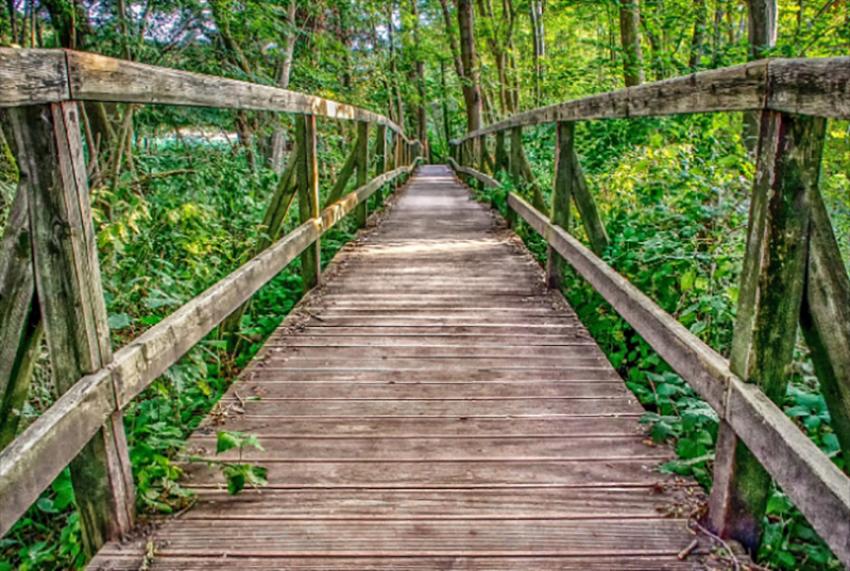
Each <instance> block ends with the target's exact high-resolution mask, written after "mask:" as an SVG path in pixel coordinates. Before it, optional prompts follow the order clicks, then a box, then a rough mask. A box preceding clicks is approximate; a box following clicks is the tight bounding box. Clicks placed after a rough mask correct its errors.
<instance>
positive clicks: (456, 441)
mask: <svg viewBox="0 0 850 571" xmlns="http://www.w3.org/2000/svg"><path fill="white" fill-rule="evenodd" d="M262 443H263V448H264V449H265V450H262V451H260V450H253V449H252V450H244V451H242V453H241V455H240V453H239V451H238V450H232V451H229V452H226V453H223V454H219V455H216V454H215V449H216V439H215V438H214V437H212V436H210V437H208V438H193V439H192V452H193V454H196V455H199V456H202V457H205V458H217V459H221V460H229V461H239V458H240V457H241V458H242V460H244V461H246V462H259V463H261V464H270V463H280V462H316V461H322V462H327V461H344V460H357V461H365V460H377V461H393V462H416V461H422V460H429V461H430V460H432V461H435V462H439V461H445V460H466V461H469V462H481V461H490V460H505V461H511V462H521V461H529V462H534V461H543V460H573V459H590V460H599V459H606V458H625V457H629V456H642V457H644V458H649V457H655V458H658V459H659V461H663V460H669V459H671V458H672V457H673V453H672V451H671V450H670V449H669V448H667V447H649V446H647V445H646V444H645V443H644V438H643V437H641V436H624V437H620V438H614V437H611V436H603V437H579V436H573V437H572V438H560V439H556V438H537V437H535V436H531V437H511V436H501V437H491V438H433V437H431V438H426V437H423V438H405V439H399V438H383V437H381V436H378V435H374V436H373V435H370V436H364V437H360V438H350V437H349V438H333V437H322V438H317V437H310V438H298V437H293V436H286V437H284V438H270V437H268V436H264V437H263V439H262Z"/></svg>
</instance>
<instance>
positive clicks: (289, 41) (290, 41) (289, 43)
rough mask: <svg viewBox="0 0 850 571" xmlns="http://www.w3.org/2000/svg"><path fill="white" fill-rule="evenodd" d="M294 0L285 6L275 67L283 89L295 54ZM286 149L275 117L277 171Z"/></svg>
mask: <svg viewBox="0 0 850 571" xmlns="http://www.w3.org/2000/svg"><path fill="white" fill-rule="evenodd" d="M297 5H298V4H297V2H296V0H289V6H287V8H286V24H287V31H286V34H285V35H284V37H283V58H282V59H281V60H280V64H279V65H278V68H277V86H278V87H281V88H283V89H287V88H288V87H289V77H290V75H291V74H292V60H293V55H294V54H295V40H296V34H295V13H296V12H295V9H296V7H297ZM285 150H286V133H285V131H284V130H283V126H282V125H281V124H280V119H279V118H276V120H275V127H274V131H273V132H272V144H271V165H272V168H273V169H274V171H275V172H277V173H279V172H280V171H281V169H282V168H283V154H284V151H285Z"/></svg>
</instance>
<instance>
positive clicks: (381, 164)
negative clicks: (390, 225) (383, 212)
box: [375, 125, 387, 206]
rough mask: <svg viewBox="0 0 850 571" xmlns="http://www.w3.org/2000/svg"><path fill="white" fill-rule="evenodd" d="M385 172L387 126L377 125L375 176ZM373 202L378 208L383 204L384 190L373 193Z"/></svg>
mask: <svg viewBox="0 0 850 571" xmlns="http://www.w3.org/2000/svg"><path fill="white" fill-rule="evenodd" d="M385 172H387V126H386V125H378V128H377V129H376V130H375V176H380V175H382V174H384V173H385ZM375 197H376V198H375V200H376V202H377V204H378V205H379V206H380V205H381V204H383V203H384V188H383V187H381V189H380V190H379V191H378V192H376V193H375Z"/></svg>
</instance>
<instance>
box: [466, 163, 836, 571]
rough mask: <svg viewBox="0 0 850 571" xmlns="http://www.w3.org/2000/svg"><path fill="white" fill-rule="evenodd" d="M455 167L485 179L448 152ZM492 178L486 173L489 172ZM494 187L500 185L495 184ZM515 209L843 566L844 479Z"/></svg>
mask: <svg viewBox="0 0 850 571" xmlns="http://www.w3.org/2000/svg"><path fill="white" fill-rule="evenodd" d="M449 164H450V165H451V166H452V167H453V168H454V169H455V171H457V172H458V173H461V174H464V175H466V176H470V177H472V178H475V179H477V180H481V179H482V177H483V178H486V179H490V177H489V176H487V175H486V174H484V173H481V172H479V171H477V170H475V169H473V168H470V167H462V166H460V165H458V164H457V162H456V161H454V160H453V159H450V161H449ZM490 180H492V179H490ZM497 186H499V187H501V185H499V184H498V183H497ZM507 205H508V208H509V210H510V211H512V212H515V213H516V214H519V216H521V217H522V219H523V220H525V221H526V222H527V223H528V224H529V226H530V227H531V228H533V229H534V230H535V231H536V232H537V233H538V234H540V235H541V236H542V237H543V239H544V240H545V241H546V243H547V244H548V245H549V247H550V248H551V249H552V250H554V251H555V252H557V253H558V254H560V255H561V256H562V257H563V258H564V259H565V260H566V261H567V262H568V263H569V264H570V265H571V266H572V268H573V269H574V270H575V271H576V272H578V273H579V274H580V275H581V276H582V277H583V278H584V279H585V280H586V281H587V282H588V283H589V284H590V285H591V286H592V287H593V289H594V290H595V291H597V292H598V293H599V294H600V295H601V296H602V297H603V298H605V300H606V301H607V302H608V303H610V304H611V305H612V306H613V307H614V309H615V310H616V311H617V313H618V314H619V315H620V316H621V317H622V318H623V319H624V320H625V321H626V322H628V323H629V324H630V325H631V326H632V327H633V328H634V329H635V331H637V332H638V333H639V334H640V335H641V337H643V339H644V340H645V341H646V342H647V343H648V344H649V345H650V346H651V347H652V348H653V349H654V350H655V351H656V352H657V353H658V354H659V355H660V356H661V357H662V358H663V359H664V360H665V361H666V362H667V363H668V364H669V365H670V367H671V368H672V369H673V370H674V371H676V373H678V374H679V375H680V376H681V377H682V378H683V379H684V380H685V381H686V382H687V383H688V384H689V385H690V386H691V387H692V388H693V389H694V390H695V391H696V392H697V393H698V394H699V395H700V397H702V398H703V400H705V401H706V402H707V403H708V404H709V406H711V408H712V409H714V410H715V411H716V412H717V414H718V416H719V418H720V419H721V420H723V421H725V422H726V423H728V425H729V426H730V427H731V429H732V431H733V432H734V433H735V434H736V435H737V436H738V437H739V438H740V439H741V441H742V442H744V443H745V444H746V445H747V447H748V448H749V449H750V450H751V451H752V453H753V454H754V455H755V457H756V458H757V460H758V461H759V462H760V463H761V464H762V465H763V466H764V467H765V469H766V470H767V471H768V473H769V474H770V475H771V476H772V477H773V478H774V479H775V480H776V481H777V483H779V485H780V486H781V487H782V489H783V490H784V492H785V493H786V494H787V495H788V496H789V497H790V498H791V500H792V501H793V502H794V505H796V506H797V508H798V509H799V510H800V511H801V512H802V513H803V515H804V516H805V517H806V518H807V519H808V521H809V522H810V523H811V524H812V526H813V527H814V529H815V530H816V531H817V532H818V534H820V536H821V537H822V538H823V539H824V541H826V542H827V544H828V545H829V546H830V547H831V548H832V550H833V552H834V553H835V555H836V556H837V557H838V558H839V559H840V560H841V561H842V562H843V563H844V564H845V565H847V566H850V478H848V476H847V475H845V474H844V473H843V472H842V471H841V470H839V469H838V467H837V466H836V465H835V464H834V463H833V462H832V460H830V459H829V457H827V455H826V454H825V453H824V452H823V451H821V450H820V449H819V448H818V447H817V446H816V445H815V444H814V443H813V442H812V441H811V440H810V439H809V438H808V437H807V436H806V435H805V434H804V433H803V432H802V431H801V430H800V428H799V427H797V425H796V424H794V422H792V421H791V419H789V418H788V416H787V415H786V414H785V413H784V411H783V410H782V409H781V408H779V407H778V406H777V405H776V404H775V403H773V402H772V401H771V400H770V399H769V398H768V397H767V396H766V395H765V393H764V392H763V391H762V390H761V388H760V387H759V386H757V385H753V384H750V383H746V382H744V381H743V380H742V379H741V378H740V377H738V376H737V375H735V374H734V373H733V372H732V371H731V370H730V368H729V361H728V360H727V359H725V358H724V357H723V356H722V355H720V354H719V353H717V352H716V351H714V350H713V349H712V348H711V347H709V346H708V345H707V344H705V343H704V342H702V341H701V340H700V339H699V338H697V337H696V336H695V335H694V334H693V333H691V332H690V331H689V330H688V329H687V328H685V327H684V326H683V325H682V324H681V323H679V322H678V321H677V320H676V319H675V318H674V317H673V316H672V315H670V314H668V313H667V312H665V311H664V310H663V309H661V307H659V306H658V305H657V304H656V303H655V302H654V301H652V300H651V299H650V298H649V297H648V296H646V295H645V294H644V293H643V292H641V291H640V290H639V289H638V288H636V287H635V286H634V285H632V284H631V283H630V282H629V281H628V280H627V279H626V278H624V277H623V276H621V275H620V274H618V273H617V272H616V271H615V270H614V269H613V268H612V267H610V266H609V265H608V264H606V263H605V262H604V261H603V260H601V259H600V258H599V257H598V256H596V255H595V254H594V253H593V252H591V251H590V250H589V249H588V248H587V247H585V246H584V245H583V244H582V243H581V242H580V241H579V240H577V239H576V238H574V237H573V236H571V235H570V234H569V233H568V232H567V231H566V230H564V229H563V228H561V227H560V226H558V225H557V224H554V223H552V222H551V221H550V220H549V219H548V217H547V216H546V215H544V214H543V213H541V212H540V211H538V210H537V209H535V208H534V207H533V206H532V205H531V204H529V203H528V202H527V201H526V200H525V199H523V198H522V197H521V196H519V195H518V194H516V193H513V192H512V193H509V194H508V202H507Z"/></svg>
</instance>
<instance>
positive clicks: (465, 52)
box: [457, 0, 481, 132]
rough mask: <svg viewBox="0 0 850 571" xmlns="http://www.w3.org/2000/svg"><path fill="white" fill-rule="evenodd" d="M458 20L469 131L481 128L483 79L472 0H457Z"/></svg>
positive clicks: (467, 127)
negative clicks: (481, 76) (476, 41)
mask: <svg viewBox="0 0 850 571" xmlns="http://www.w3.org/2000/svg"><path fill="white" fill-rule="evenodd" d="M457 21H458V28H459V29H460V57H461V62H462V64H463V72H464V75H463V77H462V78H461V81H462V82H463V98H464V101H465V102H466V129H467V132H471V131H476V130H478V129H480V128H481V81H480V75H479V69H478V61H477V56H476V53H475V16H474V14H473V10H472V0H458V1H457Z"/></svg>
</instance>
